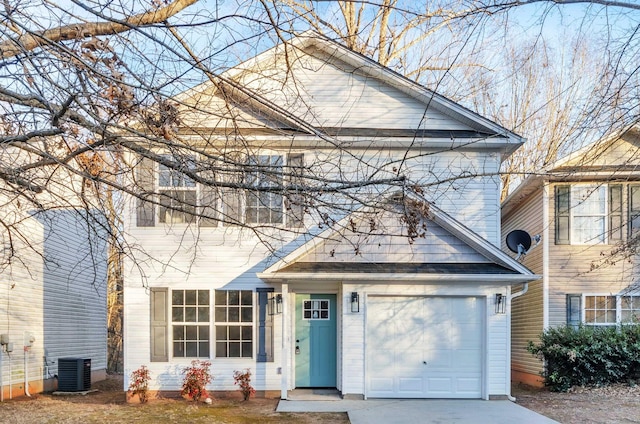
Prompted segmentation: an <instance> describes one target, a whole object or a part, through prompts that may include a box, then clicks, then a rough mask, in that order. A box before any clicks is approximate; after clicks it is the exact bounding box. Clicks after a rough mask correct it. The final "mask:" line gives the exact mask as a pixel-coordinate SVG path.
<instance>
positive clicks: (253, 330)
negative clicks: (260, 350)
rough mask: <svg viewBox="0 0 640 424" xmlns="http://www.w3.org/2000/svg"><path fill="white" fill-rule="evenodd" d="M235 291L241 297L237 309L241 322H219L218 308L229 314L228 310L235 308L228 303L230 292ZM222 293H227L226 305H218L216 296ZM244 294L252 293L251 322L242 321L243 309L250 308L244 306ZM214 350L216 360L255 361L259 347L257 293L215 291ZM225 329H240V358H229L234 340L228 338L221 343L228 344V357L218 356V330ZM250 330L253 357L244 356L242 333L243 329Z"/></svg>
mask: <svg viewBox="0 0 640 424" xmlns="http://www.w3.org/2000/svg"><path fill="white" fill-rule="evenodd" d="M233 291H237V292H238V295H239V303H238V305H237V307H238V308H239V316H238V318H239V320H238V321H228V320H225V321H222V320H217V319H216V316H217V314H218V311H217V308H225V309H226V310H227V312H228V308H229V307H230V306H231V307H235V304H232V305H230V304H229V303H228V301H229V292H233ZM219 292H220V293H222V292H226V302H227V303H225V304H218V303H217V299H216V296H217V294H218V293H219ZM242 292H250V293H251V305H250V306H251V319H250V320H249V321H243V320H242V308H243V306H244V307H248V306H249V305H247V304H246V303H245V304H243V303H242ZM213 302H214V303H213V317H212V319H213V346H212V348H213V350H212V355H213V357H214V358H216V359H222V360H224V359H231V360H237V359H255V358H256V346H257V342H258V341H257V339H256V327H257V326H256V315H255V314H256V309H257V304H256V296H255V293H254V292H253V291H252V290H242V289H234V290H218V289H216V290H213ZM222 327H225V328H227V331H229V329H230V327H239V330H240V339H239V341H237V342H236V343H239V344H240V356H229V352H230V350H229V344H230V343H232V339H230V338H226V339H224V340H222V339H220V342H221V343H222V341H224V342H225V343H226V344H227V350H226V352H227V354H226V356H222V355H221V356H218V342H219V340H218V328H222ZM247 327H248V328H250V333H251V355H250V356H247V355H243V346H242V343H243V341H244V339H243V337H242V331H243V328H247Z"/></svg>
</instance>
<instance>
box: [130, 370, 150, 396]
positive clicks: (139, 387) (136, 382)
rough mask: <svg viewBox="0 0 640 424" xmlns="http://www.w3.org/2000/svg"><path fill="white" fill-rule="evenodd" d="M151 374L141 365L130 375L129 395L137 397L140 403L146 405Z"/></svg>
mask: <svg viewBox="0 0 640 424" xmlns="http://www.w3.org/2000/svg"><path fill="white" fill-rule="evenodd" d="M150 379H151V372H150V371H149V368H147V367H146V365H142V366H141V367H140V368H138V369H137V370H135V371H133V372H132V373H131V382H130V383H129V393H131V395H132V396H135V395H138V399H140V403H146V402H147V400H149V397H148V394H149V380H150Z"/></svg>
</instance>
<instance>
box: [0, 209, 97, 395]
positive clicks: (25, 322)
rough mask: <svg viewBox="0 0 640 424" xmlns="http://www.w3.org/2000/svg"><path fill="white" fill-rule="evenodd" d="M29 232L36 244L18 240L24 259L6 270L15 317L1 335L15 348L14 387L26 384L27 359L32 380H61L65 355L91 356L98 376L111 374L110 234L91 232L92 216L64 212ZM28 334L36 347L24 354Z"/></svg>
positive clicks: (10, 314) (4, 306)
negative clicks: (101, 372)
mask: <svg viewBox="0 0 640 424" xmlns="http://www.w3.org/2000/svg"><path fill="white" fill-rule="evenodd" d="M21 226H23V228H21V231H23V235H24V237H25V239H27V240H29V245H28V246H27V245H26V244H25V242H24V241H23V240H18V244H17V245H16V252H18V255H19V256H18V257H19V260H18V258H14V260H13V261H12V262H11V263H10V265H9V266H8V267H6V268H5V269H4V270H3V279H5V281H6V283H3V284H2V288H1V289H0V298H1V299H2V300H3V301H2V302H0V316H3V317H7V319H6V320H2V321H0V333H5V334H9V336H10V339H11V342H13V343H14V352H13V354H12V356H13V357H14V359H13V360H12V365H11V369H12V372H11V381H12V382H13V383H20V382H22V381H24V369H23V368H24V367H23V364H24V360H23V358H22V355H24V354H26V355H27V360H28V368H29V372H28V374H29V380H30V381H34V380H35V381H38V380H42V379H49V378H53V376H54V375H56V374H57V366H58V359H59V358H62V357H81V358H90V359H91V369H92V371H98V370H106V367H107V363H106V361H107V324H106V319H107V318H106V317H107V315H106V294H107V290H106V244H105V238H104V234H93V233H90V234H87V221H86V220H85V219H84V217H83V216H81V215H80V214H79V213H77V212H73V211H66V210H63V209H58V210H55V211H48V212H45V213H44V214H39V215H36V217H35V218H27V219H26V220H25V221H23V223H22V224H21ZM15 241H16V239H14V242H15ZM26 333H28V334H31V335H33V337H34V338H35V342H34V343H33V346H32V347H31V348H30V350H29V351H28V352H26V353H24V352H23V349H22V347H23V345H24V340H25V335H26ZM3 355H5V354H3ZM16 357H18V358H20V360H16V359H15V358H16ZM3 359H4V361H3V370H2V372H3V376H4V383H5V384H8V382H9V379H8V376H9V371H8V369H9V368H8V363H7V357H6V356H4V357H3Z"/></svg>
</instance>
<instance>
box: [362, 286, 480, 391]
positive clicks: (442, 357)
mask: <svg viewBox="0 0 640 424" xmlns="http://www.w3.org/2000/svg"><path fill="white" fill-rule="evenodd" d="M483 311H484V307H483V302H482V301H481V299H480V298H475V297H424V296H420V297H414V296H412V297H406V296H393V297H392V296H379V297H378V296H369V297H368V299H367V339H366V340H367V347H366V352H367V379H366V380H367V396H368V397H385V398H394V397H395V398H480V397H482V358H483V355H482V352H483V349H482V340H483V319H482V317H483Z"/></svg>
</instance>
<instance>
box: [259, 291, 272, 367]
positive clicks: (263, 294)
mask: <svg viewBox="0 0 640 424" xmlns="http://www.w3.org/2000/svg"><path fill="white" fill-rule="evenodd" d="M256 291H257V292H258V356H257V358H256V362H273V316H271V315H269V314H268V303H269V295H272V296H273V289H272V288H265V289H256Z"/></svg>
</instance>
